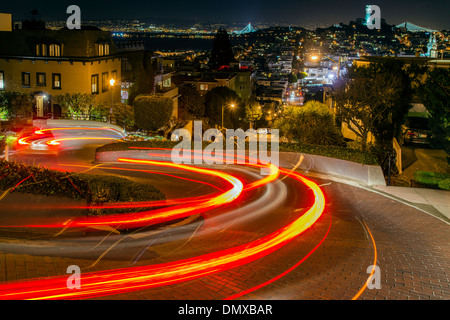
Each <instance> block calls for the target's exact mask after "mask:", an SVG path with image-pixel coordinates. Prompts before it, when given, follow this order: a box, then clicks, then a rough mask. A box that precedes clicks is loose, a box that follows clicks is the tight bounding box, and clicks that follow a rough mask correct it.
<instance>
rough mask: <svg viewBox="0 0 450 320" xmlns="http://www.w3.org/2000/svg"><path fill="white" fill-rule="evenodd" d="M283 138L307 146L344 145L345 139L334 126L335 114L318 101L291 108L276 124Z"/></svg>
mask: <svg viewBox="0 0 450 320" xmlns="http://www.w3.org/2000/svg"><path fill="white" fill-rule="evenodd" d="M274 127H275V128H277V129H279V130H280V133H281V135H282V136H285V137H287V138H288V139H290V140H294V141H297V142H300V143H306V144H318V145H340V146H343V145H344V138H343V136H342V134H341V132H340V131H339V129H338V128H337V127H336V126H335V125H334V119H333V114H332V113H331V111H330V110H328V108H327V107H326V106H325V105H324V104H322V103H319V102H317V101H309V102H307V103H306V104H305V106H303V107H290V108H288V109H287V110H286V112H285V114H284V115H283V118H281V119H278V120H276V121H275V123H274Z"/></svg>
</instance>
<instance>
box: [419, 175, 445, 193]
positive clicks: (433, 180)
mask: <svg viewBox="0 0 450 320" xmlns="http://www.w3.org/2000/svg"><path fill="white" fill-rule="evenodd" d="M414 179H415V180H416V181H417V182H418V183H420V184H422V185H424V186H426V187H429V188H434V189H443V190H449V189H448V188H449V183H450V174H448V173H440V172H428V171H416V172H414Z"/></svg>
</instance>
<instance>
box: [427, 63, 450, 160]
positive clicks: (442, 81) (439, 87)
mask: <svg viewBox="0 0 450 320" xmlns="http://www.w3.org/2000/svg"><path fill="white" fill-rule="evenodd" d="M419 92H420V96H421V97H422V99H423V103H424V105H425V107H426V108H427V110H428V114H429V125H430V130H431V133H432V135H431V136H430V137H429V139H430V142H431V145H432V146H433V147H435V148H443V149H444V150H445V151H446V152H447V153H448V154H449V153H450V70H448V69H444V68H435V69H433V70H429V71H428V72H427V73H426V80H425V82H424V83H423V85H422V86H421V87H420V88H419Z"/></svg>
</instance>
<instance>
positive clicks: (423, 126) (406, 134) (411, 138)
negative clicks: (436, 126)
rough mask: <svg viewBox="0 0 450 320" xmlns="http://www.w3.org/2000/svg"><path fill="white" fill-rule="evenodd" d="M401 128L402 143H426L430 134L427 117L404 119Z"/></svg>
mask: <svg viewBox="0 0 450 320" xmlns="http://www.w3.org/2000/svg"><path fill="white" fill-rule="evenodd" d="M402 128H403V131H402V132H403V135H402V137H403V144H422V145H426V144H428V143H429V142H428V138H429V136H430V135H431V130H430V128H429V120H428V118H427V117H412V116H409V117H408V118H407V119H406V123H405V124H404V125H403V126H402Z"/></svg>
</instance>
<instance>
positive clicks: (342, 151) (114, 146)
mask: <svg viewBox="0 0 450 320" xmlns="http://www.w3.org/2000/svg"><path fill="white" fill-rule="evenodd" d="M178 143H179V142H175V141H158V140H149V141H131V142H114V143H109V144H107V145H104V146H102V147H100V148H97V150H96V152H108V151H126V150H133V149H132V148H167V149H172V148H173V147H175V146H176V145H177V144H178ZM209 144H210V143H209V142H203V149H204V148H205V147H206V146H208V145H209ZM270 147H271V145H270V143H269V144H268V146H267V150H269V151H270ZM192 148H194V146H193V144H192ZM224 150H225V146H224ZM246 150H249V145H248V143H247V144H246ZM279 151H281V152H282V151H284V152H298V153H305V154H312V155H319V156H325V157H330V158H336V159H342V160H348V161H353V162H357V163H361V164H366V165H377V164H378V162H377V159H376V157H375V156H374V155H373V154H371V153H370V152H363V151H359V150H353V149H348V148H344V147H339V146H323V145H311V144H300V143H280V144H279Z"/></svg>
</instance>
